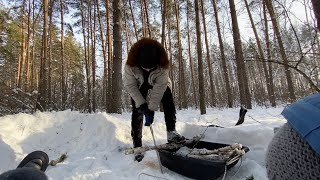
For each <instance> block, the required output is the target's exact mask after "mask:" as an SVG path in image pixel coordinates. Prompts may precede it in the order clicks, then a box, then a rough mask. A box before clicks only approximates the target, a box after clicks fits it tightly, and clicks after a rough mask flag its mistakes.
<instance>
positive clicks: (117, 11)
mask: <svg viewBox="0 0 320 180" xmlns="http://www.w3.org/2000/svg"><path fill="white" fill-rule="evenodd" d="M112 7H113V47H114V62H113V74H112V91H113V95H112V112H113V113H119V114H120V113H121V95H122V73H121V70H122V35H121V34H122V28H121V25H122V21H121V18H122V17H121V16H122V15H121V0H114V1H113V3H112Z"/></svg>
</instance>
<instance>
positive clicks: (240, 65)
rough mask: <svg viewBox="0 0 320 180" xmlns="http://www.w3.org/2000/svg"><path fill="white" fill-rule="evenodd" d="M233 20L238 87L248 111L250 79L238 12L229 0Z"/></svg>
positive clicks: (232, 1) (242, 101)
mask: <svg viewBox="0 0 320 180" xmlns="http://www.w3.org/2000/svg"><path fill="white" fill-rule="evenodd" d="M229 5H230V12H231V19H232V31H233V41H234V48H235V52H236V64H237V77H238V86H239V92H240V103H241V104H242V105H245V106H246V107H247V108H248V109H251V108H252V105H251V95H250V91H249V85H248V77H247V72H246V66H245V64H244V57H243V51H242V44H241V37H240V31H239V26H238V20H237V12H236V7H235V4H234V0H229Z"/></svg>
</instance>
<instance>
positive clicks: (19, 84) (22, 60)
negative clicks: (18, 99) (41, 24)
mask: <svg viewBox="0 0 320 180" xmlns="http://www.w3.org/2000/svg"><path fill="white" fill-rule="evenodd" d="M25 2H26V1H25V0H23V1H22V7H21V8H22V9H21V56H20V61H19V67H18V80H17V87H18V88H21V87H22V78H23V74H24V65H25V36H24V33H25V32H24V31H25V27H24V25H25V20H24V16H25V15H24V13H25V8H24V5H25Z"/></svg>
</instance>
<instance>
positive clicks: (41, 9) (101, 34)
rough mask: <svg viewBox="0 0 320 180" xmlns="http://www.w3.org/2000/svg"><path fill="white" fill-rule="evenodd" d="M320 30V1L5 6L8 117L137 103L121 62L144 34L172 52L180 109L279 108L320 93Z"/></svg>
mask: <svg viewBox="0 0 320 180" xmlns="http://www.w3.org/2000/svg"><path fill="white" fill-rule="evenodd" d="M8 3H9V2H8ZM294 3H300V4H303V6H304V8H305V12H306V14H305V17H304V18H303V19H305V21H300V19H301V17H297V16H296V15H295V13H294V12H293V11H292V6H294ZM244 15H245V17H246V18H247V22H248V24H247V27H246V28H245V29H244V28H241V27H243V26H242V25H243V24H241V23H243V20H240V19H239V16H242V17H244ZM319 30H320V2H319V1H317V0H311V2H309V1H307V0H289V1H288V0H263V1H258V0H244V1H241V2H239V3H237V4H236V3H235V1H234V0H228V1H227V0H224V1H216V0H200V1H198V0H194V1H191V0H161V1H157V0H138V1H133V0H110V1H109V0H59V1H56V0H41V1H40V0H19V1H16V2H15V4H9V6H8V7H5V6H4V5H1V4H0V91H1V92H2V93H1V94H0V114H1V115H4V114H10V113H17V112H34V111H36V110H41V111H52V110H54V111H60V110H65V109H71V110H77V111H82V112H90V113H91V112H96V111H106V112H110V113H121V112H122V110H126V109H129V108H130V97H129V96H128V94H127V93H126V90H125V89H123V85H122V66H123V64H124V63H125V61H126V57H127V53H128V51H129V49H130V47H131V46H132V44H133V43H134V42H136V41H137V40H138V39H140V38H142V37H151V38H154V39H156V40H158V41H159V42H161V44H162V45H163V46H164V47H165V49H166V50H167V52H168V57H169V60H170V65H171V70H170V77H171V79H172V80H173V94H174V97H175V102H176V105H177V107H178V108H179V109H185V108H189V107H193V108H199V109H200V113H201V114H205V113H206V108H207V107H219V108H223V107H229V108H232V107H236V106H240V105H243V106H245V107H247V108H252V106H254V105H258V106H266V107H269V106H273V107H275V106H277V105H278V104H284V103H288V102H293V101H295V100H296V99H297V98H300V97H303V96H306V95H308V94H311V93H315V92H320V84H319V82H320V74H319V73H320V69H319V65H320V42H319V41H320V36H319ZM243 31H246V32H243Z"/></svg>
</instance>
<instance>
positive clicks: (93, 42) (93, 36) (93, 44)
mask: <svg viewBox="0 0 320 180" xmlns="http://www.w3.org/2000/svg"><path fill="white" fill-rule="evenodd" d="M91 8H93V20H92V21H91V24H92V23H93V27H92V25H91V28H90V29H91V48H92V50H91V51H92V52H91V53H92V55H91V56H92V57H91V58H92V59H91V63H92V66H91V68H92V70H91V71H92V111H93V112H95V111H96V108H97V102H96V8H95V2H93V6H92V7H90V9H91Z"/></svg>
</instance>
